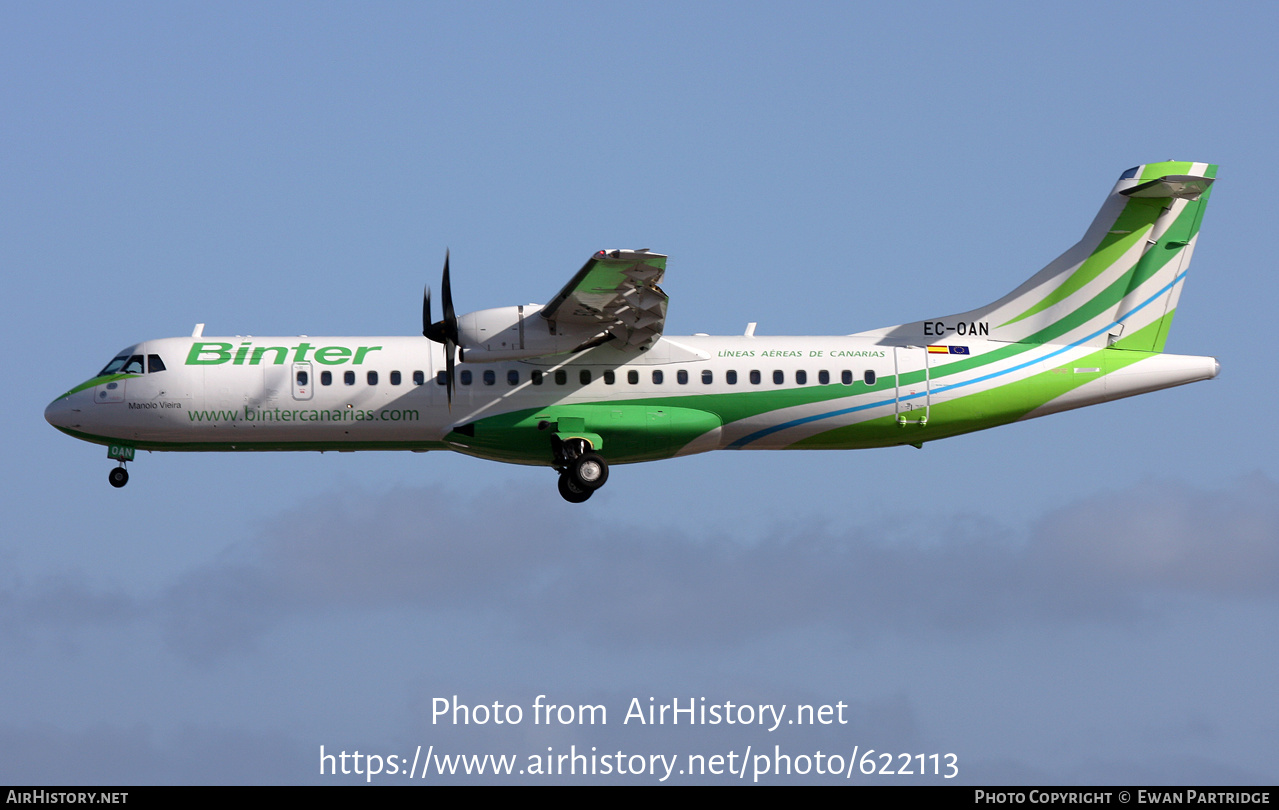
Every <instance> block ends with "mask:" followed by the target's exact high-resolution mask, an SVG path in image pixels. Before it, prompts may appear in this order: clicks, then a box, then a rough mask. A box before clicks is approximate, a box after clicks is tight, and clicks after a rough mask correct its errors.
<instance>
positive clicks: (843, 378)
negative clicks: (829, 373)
mask: <svg viewBox="0 0 1279 810" xmlns="http://www.w3.org/2000/svg"><path fill="white" fill-rule="evenodd" d="M839 381H840V382H842V383H843V384H844V385H852V384H853V372H851V371H848V370H844V371H841V372H840V373H839Z"/></svg>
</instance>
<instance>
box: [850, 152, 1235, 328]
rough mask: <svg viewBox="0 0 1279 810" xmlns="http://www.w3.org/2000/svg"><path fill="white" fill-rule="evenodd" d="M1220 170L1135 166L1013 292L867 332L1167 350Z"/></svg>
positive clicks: (1211, 167)
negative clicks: (1073, 236)
mask: <svg viewBox="0 0 1279 810" xmlns="http://www.w3.org/2000/svg"><path fill="white" fill-rule="evenodd" d="M1216 176H1217V167H1216V166H1215V165H1213V164H1209V163H1186V162H1182V161H1167V162H1164V163H1148V164H1146V165H1144V166H1137V167H1135V168H1132V169H1129V170H1128V171H1126V172H1124V173H1123V175H1121V176H1120V178H1119V182H1118V183H1116V184H1115V187H1114V189H1113V190H1112V191H1111V192H1110V196H1109V197H1107V198H1106V202H1105V203H1104V204H1103V205H1102V207H1101V211H1100V212H1098V214H1097V217H1096V219H1094V220H1093V222H1092V225H1090V226H1089V228H1088V231H1087V233H1085V234H1084V238H1083V239H1081V240H1080V241H1079V243H1078V244H1076V245H1075V246H1074V247H1072V248H1070V249H1069V250H1067V251H1066V252H1065V253H1063V254H1061V256H1059V257H1057V258H1056V259H1055V260H1054V261H1052V262H1051V263H1050V264H1049V265H1048V266H1047V267H1045V268H1044V269H1043V270H1040V271H1039V272H1038V273H1036V274H1035V275H1034V276H1033V277H1032V278H1031V279H1030V280H1029V281H1027V282H1026V283H1025V284H1022V285H1021V286H1020V287H1018V288H1017V289H1016V290H1014V291H1013V292H1011V293H1009V294H1008V295H1006V296H1004V297H1003V298H1001V299H999V300H998V301H996V302H994V303H993V304H989V305H987V306H984V307H980V308H978V309H974V310H970V311H969V312H963V313H959V314H957V315H947V316H945V317H942V318H932V319H930V320H926V321H917V322H915V323H909V324H902V325H901V326H895V327H892V328H890V329H883V330H875V331H874V332H868V333H863V334H868V335H877V336H882V337H890V338H897V339H905V340H909V341H910V342H912V343H914V342H920V341H922V342H924V343H948V342H950V339H953V338H955V337H976V338H980V339H985V340H998V341H1007V342H1010V343H1054V344H1074V345H1079V346H1112V345H1113V346H1114V347H1115V348H1124V349H1138V350H1142V351H1156V352H1158V351H1163V348H1164V342H1165V341H1166V340H1167V339H1168V326H1169V324H1171V323H1172V316H1173V314H1174V312H1175V310H1176V308H1177V299H1178V298H1179V296H1180V295H1181V285H1182V281H1183V280H1184V279H1185V275H1186V269H1187V268H1188V267H1189V265H1190V257H1191V254H1192V253H1193V252H1194V249H1195V242H1196V240H1197V237H1198V233H1199V223H1200V221H1201V220H1202V219H1203V212H1204V208H1205V206H1207V204H1208V197H1209V194H1210V190H1211V189H1210V187H1211V186H1212V183H1213V180H1214V179H1215V178H1216Z"/></svg>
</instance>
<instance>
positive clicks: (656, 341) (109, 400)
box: [45, 161, 1219, 503]
mask: <svg viewBox="0 0 1279 810" xmlns="http://www.w3.org/2000/svg"><path fill="white" fill-rule="evenodd" d="M1216 173H1217V167H1216V166H1215V165H1211V164H1206V163H1188V162H1181V161H1167V162H1163V163H1150V164H1146V165H1143V166H1137V167H1135V168H1132V169H1129V170H1128V171H1126V172H1124V173H1123V174H1122V175H1121V176H1120V178H1119V182H1118V183H1117V184H1116V185H1115V187H1114V189H1113V190H1112V191H1111V192H1110V195H1109V196H1108V197H1107V198H1106V201H1105V203H1103V205H1102V207H1101V211H1100V212H1099V213H1098V214H1097V216H1096V218H1095V219H1094V220H1093V222H1092V225H1091V226H1089V228H1088V230H1087V232H1086V233H1085V234H1084V236H1083V239H1081V240H1080V241H1079V243H1078V244H1076V245H1075V246H1074V247H1072V248H1070V249H1069V250H1067V251H1066V252H1065V253H1063V254H1062V255H1061V256H1059V257H1058V258H1057V259H1055V260H1053V261H1052V262H1051V263H1049V264H1048V266H1047V267H1045V268H1044V269H1043V270H1040V271H1039V272H1038V273H1036V274H1035V275H1034V276H1032V277H1031V278H1030V279H1029V280H1028V281H1026V282H1025V283H1024V284H1022V285H1021V286H1020V287H1018V288H1017V289H1015V290H1013V291H1012V292H1011V293H1009V294H1008V295H1005V296H1004V297H1002V298H1000V299H998V300H997V301H995V302H994V303H992V304H988V305H986V306H983V307H978V308H977V309H973V310H969V311H967V312H961V313H958V314H955V315H943V316H939V317H930V318H926V319H924V320H919V321H912V322H909V323H904V324H900V325H898V326H890V327H887V328H884V329H875V330H872V331H869V332H859V333H856V334H852V335H845V336H838V337H762V336H755V335H754V324H751V325H750V326H749V327H748V328H747V330H746V333H745V334H744V335H738V336H732V337H711V336H709V335H691V336H687V337H672V336H667V335H665V334H664V332H663V328H664V326H665V322H666V306H667V295H666V293H664V292H663V291H662V289H661V287H659V286H658V283H659V282H660V281H661V280H662V277H663V275H664V274H665V272H666V256H663V255H661V254H659V253H654V252H651V251H649V250H601V251H599V252H598V253H595V254H594V255H593V256H591V258H590V259H588V260H587V262H586V264H585V265H583V266H582V268H581V269H580V270H579V271H578V272H577V274H576V275H574V276H573V278H572V279H571V280H570V281H569V282H568V284H566V285H565V286H564V288H563V289H562V290H560V291H559V292H558V293H557V294H556V295H555V296H554V297H552V298H551V299H550V300H549V301H548V302H547V303H545V304H540V305H539V304H528V305H525V306H513V307H502V308H498V309H486V310H481V311H478V312H472V313H470V314H467V315H462V316H461V317H458V316H457V315H456V314H455V312H454V308H453V298H452V291H451V285H450V279H449V260H448V256H447V255H446V256H445V260H444V277H443V284H442V287H441V294H442V298H443V301H442V304H443V317H442V318H441V320H439V321H432V319H431V294H430V290H429V288H428V290H427V291H426V293H425V295H424V296H423V306H422V336H421V337H416V336H413V337H308V336H306V335H299V336H297V337H239V336H237V337H206V336H205V335H204V334H203V324H200V325H198V326H197V327H196V329H195V331H194V333H193V334H192V335H191V336H190V337H175V338H163V339H160V340H149V341H146V342H143V343H139V344H136V345H134V346H130V347H128V348H126V349H123V350H122V351H120V352H118V353H117V354H116V355H115V357H114V358H113V359H112V360H111V361H110V362H109V363H107V365H106V366H105V367H104V368H103V369H102V370H101V371H100V372H98V374H96V375H95V376H93V377H92V378H90V379H89V380H87V381H85V382H83V383H81V384H80V385H77V386H76V387H74V388H72V389H71V390H70V391H67V392H66V393H65V394H63V395H61V396H59V397H58V398H57V399H55V400H54V401H53V402H52V403H51V404H50V405H49V406H48V408H47V409H46V410H45V418H46V419H47V420H48V421H49V423H50V424H52V425H53V426H55V427H56V428H58V429H59V430H61V431H62V432H64V433H67V434H69V435H71V436H74V437H76V438H78V439H83V440H85V441H88V442H93V443H95V444H101V445H106V446H107V448H108V451H107V455H108V458H110V459H114V460H116V461H118V462H119V463H118V466H116V467H115V468H113V469H112V470H111V471H110V481H111V483H112V484H113V485H114V486H117V487H122V486H124V485H125V484H126V483H127V482H128V478H129V476H128V471H127V470H126V468H125V464H126V462H128V461H132V460H134V459H135V454H136V451H138V450H148V451H163V450H172V451H200V450H223V451H232V450H234V451H241V450H260V451H265V450H281V451H282V450H316V451H320V452H324V451H329V450H333V451H339V452H345V451H354V450H412V451H415V452H422V451H428V450H452V451H455V452H459V453H467V454H469V455H473V456H479V457H481V458H486V459H492V460H494V461H505V462H511V463H516V464H532V465H541V466H545V467H549V468H551V469H553V470H555V471H556V472H557V473H558V474H559V491H560V494H561V495H562V496H563V497H564V498H565V499H566V500H568V501H571V502H574V503H580V502H583V501H585V500H586V499H587V498H589V497H591V494H592V493H593V492H595V490H597V489H599V488H600V487H602V486H603V485H604V483H605V482H606V481H607V480H608V476H609V465H610V464H629V463H634V462H640V461H652V460H656V459H664V458H670V457H673V456H681V455H689V454H692V453H703V452H706V451H708V450H782V449H789V450H833V449H854V448H869V447H889V446H893V445H913V446H915V447H922V446H923V445H924V443H926V442H931V441H935V440H937V439H944V438H946V437H948V436H955V435H958V434H961V433H969V432H972V431H976V430H983V429H985V428H990V427H995V426H997V425H1003V424H1007V423H1009V422H1014V421H1017V420H1021V419H1031V418H1034V417H1037V416H1044V415H1047V414H1050V413H1056V412H1058V411H1064V410H1069V409H1071V408H1080V407H1083V406H1085V405H1093V404H1096V403H1099V402H1106V401H1109V400H1114V399H1119V398H1121V397H1127V396H1132V395H1134V394H1141V393H1145V392H1147V391H1155V390H1158V389H1160V388H1169V387H1172V386H1175V385H1183V384H1185V383H1190V382H1195V381H1198V380H1206V379H1210V378H1212V377H1215V376H1216V375H1217V371H1218V369H1219V365H1218V363H1217V361H1216V359H1214V358H1211V357H1191V356H1182V355H1173V354H1164V353H1163V349H1164V343H1165V341H1166V340H1167V338H1168V327H1169V325H1170V324H1171V323H1172V318H1173V314H1174V313H1175V311H1176V307H1177V301H1178V298H1179V296H1180V294H1181V288H1182V283H1183V282H1184V280H1185V277H1186V270H1187V267H1188V266H1189V264H1190V258H1191V254H1192V253H1193V252H1194V248H1195V242H1196V239H1197V235H1198V232H1199V224H1200V221H1201V219H1202V217H1203V212H1204V207H1205V206H1206V205H1207V202H1208V197H1209V193H1210V190H1211V186H1212V183H1213V180H1214V178H1215V177H1216Z"/></svg>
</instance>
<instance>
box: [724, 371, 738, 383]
mask: <svg viewBox="0 0 1279 810" xmlns="http://www.w3.org/2000/svg"><path fill="white" fill-rule="evenodd" d="M724 382H726V383H728V384H729V385H737V372H736V371H725V372H724Z"/></svg>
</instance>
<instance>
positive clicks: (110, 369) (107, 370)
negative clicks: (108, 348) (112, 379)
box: [98, 354, 129, 377]
mask: <svg viewBox="0 0 1279 810" xmlns="http://www.w3.org/2000/svg"><path fill="white" fill-rule="evenodd" d="M127 362H129V355H127V354H122V355H120V356H119V357H116V358H114V359H112V361H111V362H110V363H107V364H106V366H105V367H104V368H103V369H102V370H101V371H99V372H98V376H99V377H105V376H106V375H108V374H115V373H117V372H119V371H120V369H122V368H124V364H125V363H127Z"/></svg>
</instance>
